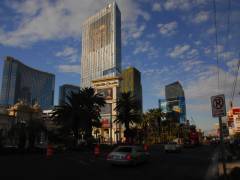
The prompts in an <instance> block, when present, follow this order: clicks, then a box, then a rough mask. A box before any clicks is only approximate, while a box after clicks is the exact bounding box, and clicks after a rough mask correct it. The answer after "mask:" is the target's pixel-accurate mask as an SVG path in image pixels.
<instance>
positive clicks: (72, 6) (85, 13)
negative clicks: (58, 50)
mask: <svg viewBox="0 0 240 180" xmlns="http://www.w3.org/2000/svg"><path fill="white" fill-rule="evenodd" d="M6 2H8V1H6ZM117 3H118V5H119V7H120V10H121V13H122V21H123V28H124V29H126V32H128V29H129V28H128V27H129V26H130V27H131V24H136V21H137V18H138V17H143V18H144V19H145V20H149V19H150V15H149V14H148V13H147V12H145V11H143V10H142V9H141V8H140V6H139V4H138V3H136V2H135V1H133V0H117ZM7 4H8V6H9V8H12V9H13V11H15V12H16V13H17V15H16V16H17V17H19V19H20V20H19V22H18V23H17V27H16V28H15V29H13V30H12V31H9V32H3V33H2V34H0V44H3V45H8V46H22V47H24V46H29V45H31V44H33V43H35V42H39V41H46V40H55V39H64V38H68V37H74V38H79V39H80V36H81V25H82V23H83V21H84V20H85V19H86V18H87V17H89V16H91V15H93V14H94V13H96V12H97V11H99V10H100V9H101V8H103V7H104V6H106V1H104V0H98V1H95V0H81V1H79V0H61V1H50V0H48V1H47V0H46V1H41V0H35V1H32V0H26V1H11V3H9V2H8V3H7ZM12 19H14V18H12ZM13 23H16V22H13Z"/></svg>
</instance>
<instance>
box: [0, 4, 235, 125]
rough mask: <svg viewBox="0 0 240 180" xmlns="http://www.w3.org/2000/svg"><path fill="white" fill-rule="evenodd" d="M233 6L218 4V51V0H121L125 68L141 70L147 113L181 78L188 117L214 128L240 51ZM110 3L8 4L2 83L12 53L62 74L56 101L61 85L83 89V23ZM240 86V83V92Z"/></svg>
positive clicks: (0, 30) (2, 14)
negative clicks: (214, 100) (218, 99)
mask: <svg viewBox="0 0 240 180" xmlns="http://www.w3.org/2000/svg"><path fill="white" fill-rule="evenodd" d="M229 1H230V2H231V8H230V9H229V6H228V3H229ZM229 1H228V0H216V11H217V14H216V15H217V32H218V41H219V44H218V47H217V48H216V47H215V28H214V9H213V1H212V0H117V3H118V5H119V7H120V10H121V13H122V66H123V67H127V66H135V67H136V68H138V69H139V70H140V71H141V72H142V85H143V103H144V105H143V106H144V110H147V109H149V108H153V107H157V105H158V99H159V98H163V97H164V86H165V85H167V84H169V83H172V82H174V81H180V82H181V83H182V85H183V88H184V90H185V95H186V102H187V116H188V118H189V119H190V118H191V117H193V118H194V120H195V123H196V124H197V125H198V127H200V128H203V129H205V130H207V129H211V128H212V127H213V124H214V123H215V122H216V119H213V118H212V117H211V107H210V97H211V96H212V95H216V94H218V93H224V94H225V95H226V97H227V102H228V97H230V94H231V89H232V84H233V79H234V72H235V71H236V64H237V61H238V59H239V53H240V47H239V44H240V42H239V39H240V31H239V28H240V18H239V17H240V1H238V0H229ZM107 2H110V1H106V0H8V1H7V0H2V1H1V2H0V59H1V61H0V69H1V71H0V83H1V78H2V69H3V58H4V56H7V55H10V56H13V57H15V58H17V59H19V60H21V61H22V62H23V63H25V64H26V65H28V66H31V67H34V68H37V69H40V70H43V71H48V72H52V73H54V74H55V75H56V87H55V91H56V92H55V104H56V103H57V102H58V90H59V86H60V85H62V84H64V83H69V84H76V85H79V84H80V59H81V24H82V23H83V21H84V19H86V18H87V17H88V16H91V15H93V14H94V13H96V12H97V11H98V10H100V9H101V8H103V7H104V6H105V5H106V3H107ZM229 10H230V11H229ZM216 49H217V50H218V53H219V74H220V88H219V89H218V88H217V87H218V85H217V71H218V69H217V61H216ZM239 87H240V83H239V82H238V83H237V88H236V91H237V92H239ZM239 98H240V95H238V93H236V96H235V99H234V105H236V106H238V105H239V100H240V99H239Z"/></svg>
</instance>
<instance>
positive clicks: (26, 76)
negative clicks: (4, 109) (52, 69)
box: [0, 56, 55, 109]
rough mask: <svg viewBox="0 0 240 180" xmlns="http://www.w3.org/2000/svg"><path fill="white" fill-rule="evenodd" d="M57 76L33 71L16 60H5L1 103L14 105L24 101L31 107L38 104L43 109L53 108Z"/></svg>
mask: <svg viewBox="0 0 240 180" xmlns="http://www.w3.org/2000/svg"><path fill="white" fill-rule="evenodd" d="M54 86H55V75H54V74H50V73H47V72H43V71H39V70H37V69H33V68H31V67H28V66H26V65H24V64H23V63H21V62H20V61H18V60H16V59H14V58H13V57H9V56H8V57H6V58H5V60H4V68H3V76H2V89H1V101H0V103H1V104H3V105H13V104H15V103H16V102H17V101H20V100H21V101H24V102H25V103H27V104H29V105H33V104H35V103H38V104H39V105H40V106H41V108H42V109H46V108H50V107H52V106H53V101H54Z"/></svg>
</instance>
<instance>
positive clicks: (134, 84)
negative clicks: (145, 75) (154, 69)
mask: <svg viewBox="0 0 240 180" xmlns="http://www.w3.org/2000/svg"><path fill="white" fill-rule="evenodd" d="M121 77H122V80H121V86H120V88H121V92H128V91H130V92H132V95H133V96H135V97H136V98H137V100H138V101H139V107H140V110H141V111H142V84H141V73H140V71H138V70H137V69H136V68H134V67H129V68H127V69H124V70H123V71H122V76H121Z"/></svg>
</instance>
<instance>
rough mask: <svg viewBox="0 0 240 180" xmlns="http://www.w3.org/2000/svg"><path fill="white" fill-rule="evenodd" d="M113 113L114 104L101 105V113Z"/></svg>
mask: <svg viewBox="0 0 240 180" xmlns="http://www.w3.org/2000/svg"><path fill="white" fill-rule="evenodd" d="M111 113H112V104H111V103H107V104H105V105H104V106H103V107H101V114H111Z"/></svg>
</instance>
